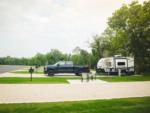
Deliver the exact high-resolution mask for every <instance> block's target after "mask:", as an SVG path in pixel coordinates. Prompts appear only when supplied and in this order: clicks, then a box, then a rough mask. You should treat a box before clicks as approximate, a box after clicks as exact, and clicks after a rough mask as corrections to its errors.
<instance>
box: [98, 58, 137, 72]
mask: <svg viewBox="0 0 150 113" xmlns="http://www.w3.org/2000/svg"><path fill="white" fill-rule="evenodd" d="M119 69H120V70H121V73H122V74H126V75H127V74H134V58H132V57H122V56H121V55H115V56H114V57H107V58H101V59H100V60H99V61H98V63H97V73H107V74H112V75H117V74H118V71H119Z"/></svg>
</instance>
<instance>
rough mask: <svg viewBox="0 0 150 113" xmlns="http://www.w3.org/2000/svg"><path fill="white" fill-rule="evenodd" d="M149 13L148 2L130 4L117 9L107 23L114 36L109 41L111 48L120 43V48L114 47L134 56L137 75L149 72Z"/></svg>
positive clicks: (149, 5) (149, 6)
mask: <svg viewBox="0 0 150 113" xmlns="http://www.w3.org/2000/svg"><path fill="white" fill-rule="evenodd" d="M149 12H150V1H145V2H144V3H143V4H139V3H138V2H132V3H131V4H129V5H123V6H122V7H121V8H120V9H118V10H117V11H116V12H115V13H114V14H113V16H112V17H111V18H109V22H108V25H109V27H110V28H111V29H112V30H113V32H114V33H115V35H116V37H115V38H113V39H112V41H111V46H112V47H113V45H119V44H120V43H122V44H121V45H120V47H119V46H116V47H119V48H120V49H122V50H123V51H124V52H123V53H125V54H131V55H133V56H134V58H135V67H136V72H137V73H142V72H146V71H150V62H149V61H150V46H149V45H150V13H149ZM117 43H119V44H117ZM117 50H119V49H117ZM122 50H121V51H122ZM126 51H127V53H126Z"/></svg>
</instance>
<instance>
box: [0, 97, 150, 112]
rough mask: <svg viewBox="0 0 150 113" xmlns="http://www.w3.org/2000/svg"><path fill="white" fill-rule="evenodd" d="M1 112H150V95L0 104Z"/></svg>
mask: <svg viewBox="0 0 150 113" xmlns="http://www.w3.org/2000/svg"><path fill="white" fill-rule="evenodd" d="M0 113H150V97H141V98H125V99H110V100H91V101H75V102H55V103H30V104H0Z"/></svg>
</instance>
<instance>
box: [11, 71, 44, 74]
mask: <svg viewBox="0 0 150 113" xmlns="http://www.w3.org/2000/svg"><path fill="white" fill-rule="evenodd" d="M11 73H14V74H29V72H28V71H27V70H25V71H14V72H11ZM33 74H44V72H42V71H37V72H34V73H33Z"/></svg>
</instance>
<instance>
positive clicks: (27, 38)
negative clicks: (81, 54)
mask: <svg viewBox="0 0 150 113" xmlns="http://www.w3.org/2000/svg"><path fill="white" fill-rule="evenodd" d="M130 1H132V0H126V1H125V0H119V1H117V0H1V1H0V56H5V55H12V56H32V55H34V54H35V53H36V52H41V53H45V52H48V51H49V50H50V49H52V48H58V49H60V50H62V51H64V52H71V51H72V50H73V49H74V48H75V47H76V46H80V47H82V48H84V49H88V44H87V41H90V40H91V39H92V36H93V35H95V34H97V33H101V32H103V30H104V29H105V28H106V25H107V18H108V17H109V16H111V14H112V12H114V11H115V10H116V9H118V8H119V7H120V6H121V5H122V3H129V2H130ZM8 45H9V46H8Z"/></svg>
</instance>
